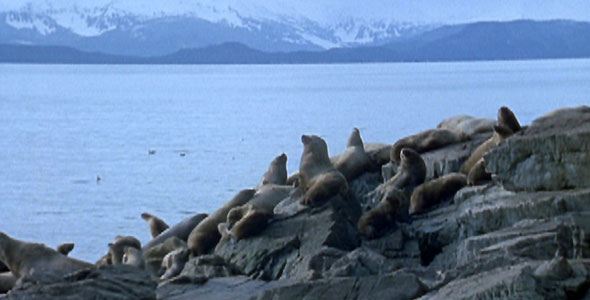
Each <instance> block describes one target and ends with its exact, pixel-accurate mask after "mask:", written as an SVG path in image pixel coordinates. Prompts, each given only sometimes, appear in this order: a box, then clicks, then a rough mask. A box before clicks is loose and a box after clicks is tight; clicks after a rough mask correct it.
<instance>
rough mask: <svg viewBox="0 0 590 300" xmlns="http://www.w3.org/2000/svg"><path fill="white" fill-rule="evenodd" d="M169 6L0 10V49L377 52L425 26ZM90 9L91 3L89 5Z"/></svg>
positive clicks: (240, 6) (233, 7)
mask: <svg viewBox="0 0 590 300" xmlns="http://www.w3.org/2000/svg"><path fill="white" fill-rule="evenodd" d="M231 1H232V0H224V1H215V2H214V3H209V4H206V3H204V2H203V0H201V1H184V0H175V1H167V2H165V5H159V6H158V5H156V4H158V3H157V0H155V1H145V2H136V1H110V2H107V3H104V1H102V0H95V1H84V5H81V4H80V3H79V2H78V3H77V4H76V2H73V3H72V2H67V3H63V2H57V1H52V2H49V1H35V2H32V1H29V2H25V3H24V4H21V5H18V6H17V5H14V6H13V7H3V6H2V5H0V43H4V44H31V45H64V46H70V47H74V48H78V49H81V50H86V51H98V52H105V53H111V54H119V55H140V56H152V55H163V54H167V53H171V52H174V51H177V50H179V49H182V48H195V47H203V46H209V45H213V44H219V43H224V42H240V43H243V44H245V45H247V46H249V47H252V48H255V49H260V50H264V51H297V50H322V49H328V48H340V47H356V46H366V45H380V44H385V43H388V42H392V41H396V40H400V39H405V38H409V37H411V36H413V35H415V34H418V33H421V32H423V31H425V30H428V29H432V28H433V26H432V25H423V24H422V25H417V24H412V23H402V22H395V21H391V20H383V19H378V20H375V19H366V18H360V17H352V16H344V17H338V18H333V19H332V20H330V21H325V20H318V19H317V18H316V19H312V18H310V17H307V16H304V15H303V14H301V13H299V12H296V9H293V12H291V13H286V12H285V11H288V10H289V8H288V7H282V9H278V8H276V7H275V8H274V9H273V8H269V7H262V6H258V5H254V4H252V3H250V4H248V3H246V2H243V1H242V2H239V1H236V2H231ZM92 2H95V3H92Z"/></svg>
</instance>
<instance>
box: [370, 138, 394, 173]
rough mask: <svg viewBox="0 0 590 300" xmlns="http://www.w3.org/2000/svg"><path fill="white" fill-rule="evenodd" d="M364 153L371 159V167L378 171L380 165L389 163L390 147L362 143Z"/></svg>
mask: <svg viewBox="0 0 590 300" xmlns="http://www.w3.org/2000/svg"><path fill="white" fill-rule="evenodd" d="M364 148H365V153H367V155H368V156H369V158H370V159H371V162H372V163H373V166H374V167H376V169H377V170H378V169H379V168H380V167H381V166H382V165H384V164H386V163H388V162H389V161H390V157H389V154H390V153H391V145H387V144H382V143H364Z"/></svg>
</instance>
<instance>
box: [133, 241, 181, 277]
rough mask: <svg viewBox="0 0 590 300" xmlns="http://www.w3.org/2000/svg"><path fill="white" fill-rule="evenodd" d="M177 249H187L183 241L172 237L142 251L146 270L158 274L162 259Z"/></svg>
mask: <svg viewBox="0 0 590 300" xmlns="http://www.w3.org/2000/svg"><path fill="white" fill-rule="evenodd" d="M178 249H188V246H187V244H186V242H185V241H183V240H181V239H179V238H177V237H175V236H173V237H170V238H168V239H167V240H166V241H165V242H163V243H161V244H158V245H156V246H154V247H152V248H150V249H148V250H146V251H144V252H143V257H144V259H145V263H146V269H147V270H148V271H150V272H153V273H158V274H160V272H159V271H160V268H161V266H162V260H163V259H164V257H165V256H166V255H167V254H168V253H170V252H172V251H175V250H178Z"/></svg>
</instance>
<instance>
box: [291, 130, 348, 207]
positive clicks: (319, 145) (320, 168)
mask: <svg viewBox="0 0 590 300" xmlns="http://www.w3.org/2000/svg"><path fill="white" fill-rule="evenodd" d="M301 142H302V143H303V154H302V155H301V161H300V163H299V187H298V195H302V196H303V197H302V198H301V201H300V202H301V204H303V205H310V206H314V205H318V204H319V203H321V202H322V201H324V200H328V199H329V198H331V197H333V196H336V195H338V194H340V195H342V196H344V195H345V194H346V193H347V191H348V183H347V181H346V178H345V177H344V175H342V173H340V172H339V171H338V170H336V169H335V168H334V166H333V165H332V163H331V162H330V157H329V156H328V145H326V142H325V141H324V140H323V139H322V138H320V137H319V136H315V135H302V136H301Z"/></svg>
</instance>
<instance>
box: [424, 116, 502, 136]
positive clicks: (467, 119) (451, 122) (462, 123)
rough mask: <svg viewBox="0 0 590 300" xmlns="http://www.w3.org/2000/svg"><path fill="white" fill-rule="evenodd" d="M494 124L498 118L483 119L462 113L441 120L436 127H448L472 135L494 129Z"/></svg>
mask: <svg viewBox="0 0 590 300" xmlns="http://www.w3.org/2000/svg"><path fill="white" fill-rule="evenodd" d="M494 124H496V120H494V119H483V118H476V117H472V116H468V115H460V116H454V117H451V118H448V119H446V120H444V121H442V122H440V124H438V126H437V127H436V128H439V129H448V130H452V131H455V132H459V133H463V134H465V135H466V136H472V135H474V134H476V133H483V132H490V131H492V130H493V126H494Z"/></svg>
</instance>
